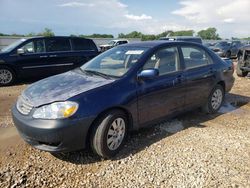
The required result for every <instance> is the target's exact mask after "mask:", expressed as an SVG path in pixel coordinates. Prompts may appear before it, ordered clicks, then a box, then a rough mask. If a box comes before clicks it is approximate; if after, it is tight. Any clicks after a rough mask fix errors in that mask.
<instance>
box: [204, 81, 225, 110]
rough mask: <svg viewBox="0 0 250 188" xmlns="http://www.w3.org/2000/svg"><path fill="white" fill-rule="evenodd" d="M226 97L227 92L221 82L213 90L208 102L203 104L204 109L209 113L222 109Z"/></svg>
mask: <svg viewBox="0 0 250 188" xmlns="http://www.w3.org/2000/svg"><path fill="white" fill-rule="evenodd" d="M224 97H225V92H224V89H223V87H222V86H221V85H219V84H218V85H216V86H215V87H214V89H213V90H212V91H211V93H210V95H209V97H208V100H207V102H206V104H205V105H204V106H203V108H202V109H203V111H204V112H206V113H209V114H213V113H216V112H217V111H218V110H219V109H220V107H221V105H222V103H223V101H224Z"/></svg>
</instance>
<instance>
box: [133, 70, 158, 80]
mask: <svg viewBox="0 0 250 188" xmlns="http://www.w3.org/2000/svg"><path fill="white" fill-rule="evenodd" d="M157 76H159V70H158V69H146V70H143V71H141V72H140V73H139V74H138V78H139V79H143V80H145V79H153V78H155V77H157Z"/></svg>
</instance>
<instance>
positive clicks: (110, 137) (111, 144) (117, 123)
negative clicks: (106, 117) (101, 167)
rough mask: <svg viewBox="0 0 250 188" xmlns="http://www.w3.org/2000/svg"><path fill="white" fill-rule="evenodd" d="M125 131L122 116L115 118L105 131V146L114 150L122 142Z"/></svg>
mask: <svg viewBox="0 0 250 188" xmlns="http://www.w3.org/2000/svg"><path fill="white" fill-rule="evenodd" d="M125 132H126V125H125V120H124V119H123V118H117V119H115V120H114V121H113V122H112V123H111V125H110V127H109V130H108V133H107V146H108V148H109V149H110V150H116V149H117V148H118V147H119V146H120V145H121V143H122V141H123V139H124V136H125Z"/></svg>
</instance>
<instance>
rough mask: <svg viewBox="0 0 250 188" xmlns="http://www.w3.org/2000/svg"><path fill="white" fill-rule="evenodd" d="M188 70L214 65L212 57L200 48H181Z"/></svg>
mask: <svg viewBox="0 0 250 188" xmlns="http://www.w3.org/2000/svg"><path fill="white" fill-rule="evenodd" d="M181 50H182V54H183V58H184V62H185V67H186V69H192V68H196V67H201V66H206V65H208V64H212V59H211V57H210V56H209V55H208V54H207V53H206V52H205V51H204V50H203V49H201V48H198V47H181Z"/></svg>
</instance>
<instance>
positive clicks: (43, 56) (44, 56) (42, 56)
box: [40, 55, 48, 58]
mask: <svg viewBox="0 0 250 188" xmlns="http://www.w3.org/2000/svg"><path fill="white" fill-rule="evenodd" d="M46 57H48V56H47V55H41V56H40V58H46Z"/></svg>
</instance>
